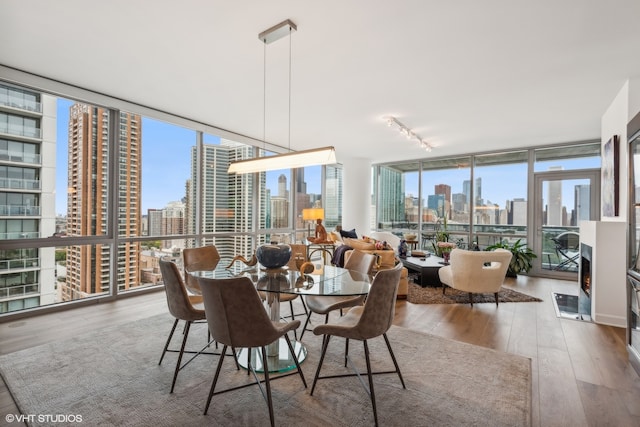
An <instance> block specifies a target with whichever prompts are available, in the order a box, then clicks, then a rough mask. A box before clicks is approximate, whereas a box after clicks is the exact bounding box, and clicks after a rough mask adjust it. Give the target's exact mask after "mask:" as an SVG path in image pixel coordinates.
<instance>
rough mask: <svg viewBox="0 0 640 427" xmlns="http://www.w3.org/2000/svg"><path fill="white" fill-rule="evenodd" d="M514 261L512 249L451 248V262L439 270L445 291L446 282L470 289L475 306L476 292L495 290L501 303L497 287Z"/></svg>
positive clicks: (459, 288) (494, 292)
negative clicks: (472, 249) (512, 259)
mask: <svg viewBox="0 0 640 427" xmlns="http://www.w3.org/2000/svg"><path fill="white" fill-rule="evenodd" d="M510 262H511V252H509V251H508V250H506V249H496V250H495V251H491V252H487V251H466V250H463V249H454V250H453V251H451V259H450V264H449V265H448V266H446V267H442V268H441V269H440V270H439V271H438V275H439V276H440V281H441V282H442V284H443V288H442V293H443V294H444V293H445V291H446V289H447V285H448V286H450V287H452V288H454V289H458V290H460V291H463V292H468V293H469V302H470V303H471V307H473V294H474V293H476V294H479V293H490V292H491V293H493V294H494V295H495V298H496V305H498V291H499V290H500V287H501V286H502V283H503V282H504V278H505V276H506V275H507V269H508V268H509V263H510Z"/></svg>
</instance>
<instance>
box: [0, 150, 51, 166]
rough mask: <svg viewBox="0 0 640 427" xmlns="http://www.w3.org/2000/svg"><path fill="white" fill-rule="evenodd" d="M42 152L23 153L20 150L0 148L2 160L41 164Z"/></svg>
mask: <svg viewBox="0 0 640 427" xmlns="http://www.w3.org/2000/svg"><path fill="white" fill-rule="evenodd" d="M40 158H41V156H40V154H33V153H22V152H19V151H8V150H0V160H5V161H8V162H16V163H29V164H32V165H39V164H40Z"/></svg>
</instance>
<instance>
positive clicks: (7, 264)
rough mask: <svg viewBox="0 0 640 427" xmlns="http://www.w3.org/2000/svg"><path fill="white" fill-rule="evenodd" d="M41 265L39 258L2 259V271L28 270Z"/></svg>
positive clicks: (0, 261) (0, 263)
mask: <svg viewBox="0 0 640 427" xmlns="http://www.w3.org/2000/svg"><path fill="white" fill-rule="evenodd" d="M39 265H40V259H39V258H21V259H3V260H0V271H4V272H7V271H11V270H26V269H28V268H35V267H38V266H39Z"/></svg>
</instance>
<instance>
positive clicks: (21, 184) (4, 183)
mask: <svg viewBox="0 0 640 427" xmlns="http://www.w3.org/2000/svg"><path fill="white" fill-rule="evenodd" d="M0 188H11V189H14V190H40V181H39V180H37V179H20V178H0Z"/></svg>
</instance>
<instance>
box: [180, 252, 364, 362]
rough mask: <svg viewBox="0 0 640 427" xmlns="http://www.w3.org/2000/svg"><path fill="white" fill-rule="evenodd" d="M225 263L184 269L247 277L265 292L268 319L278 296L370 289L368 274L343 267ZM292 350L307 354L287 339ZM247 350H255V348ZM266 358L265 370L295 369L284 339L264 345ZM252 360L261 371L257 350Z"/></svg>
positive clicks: (244, 358)
mask: <svg viewBox="0 0 640 427" xmlns="http://www.w3.org/2000/svg"><path fill="white" fill-rule="evenodd" d="M225 265H228V263H225V262H224V261H220V263H219V264H218V267H217V268H216V269H215V270H207V271H192V272H188V273H187V274H190V275H192V276H195V277H208V278H214V279H215V278H218V279H226V278H230V277H238V276H244V277H249V278H250V279H251V281H252V282H253V283H254V284H255V285H256V289H257V290H259V291H263V292H265V293H266V295H267V298H266V299H265V305H266V309H267V311H268V312H269V317H270V318H271V320H273V321H276V322H279V321H281V318H280V295H281V294H296V295H300V296H302V295H324V296H357V295H366V294H368V293H369V289H370V288H371V281H372V280H373V278H372V277H371V276H369V275H366V274H362V273H359V272H357V271H351V270H347V269H345V268H341V267H335V266H331V265H324V264H315V265H314V267H315V268H314V271H313V272H311V273H309V274H302V273H300V272H299V271H297V270H289V269H288V268H286V267H284V268H279V269H265V268H263V267H262V266H260V265H256V266H253V267H245V266H242V265H240V264H235V265H233V266H231V267H230V268H224V267H221V266H225ZM190 291H192V292H194V293H200V290H199V289H195V288H191V289H190ZM291 341H292V342H291V344H292V345H293V348H294V352H295V353H296V356H297V357H298V361H299V362H302V361H303V360H304V359H305V358H306V356H307V349H306V347H305V346H304V345H303V344H302V343H301V342H299V341H295V340H291ZM251 351H253V352H256V351H257V349H252V350H251ZM267 356H268V357H269V372H283V371H288V370H291V369H294V368H295V363H294V361H293V358H292V357H291V355H290V354H289V350H288V347H287V345H286V342H285V341H284V338H281V339H280V340H278V341H276V342H274V343H273V344H270V345H269V346H268V347H267ZM248 360H249V358H248V349H242V350H241V351H240V352H239V354H238V363H240V366H242V367H244V368H247V366H248ZM251 361H252V363H256V366H255V369H256V370H257V371H261V370H262V366H261V365H262V363H261V358H260V357H259V355H258V354H257V353H254V354H251Z"/></svg>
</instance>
